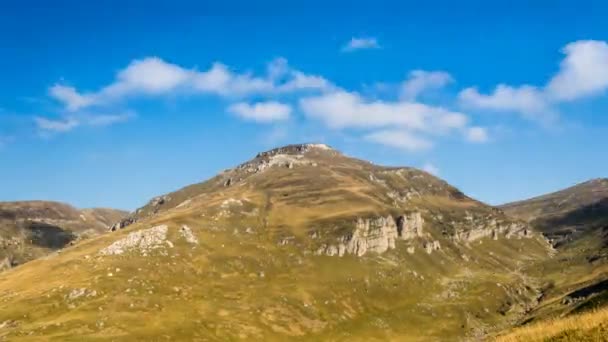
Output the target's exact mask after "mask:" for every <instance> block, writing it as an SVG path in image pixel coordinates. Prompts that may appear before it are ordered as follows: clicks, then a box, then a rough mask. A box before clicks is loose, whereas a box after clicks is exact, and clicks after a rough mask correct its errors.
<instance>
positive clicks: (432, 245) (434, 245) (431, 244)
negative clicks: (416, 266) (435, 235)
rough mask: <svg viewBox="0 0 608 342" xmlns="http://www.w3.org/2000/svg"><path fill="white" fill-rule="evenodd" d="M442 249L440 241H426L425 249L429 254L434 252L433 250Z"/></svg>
mask: <svg viewBox="0 0 608 342" xmlns="http://www.w3.org/2000/svg"><path fill="white" fill-rule="evenodd" d="M440 249H441V244H440V243H439V241H437V240H435V241H428V242H425V243H424V250H425V251H426V253H427V254H431V253H433V251H438V250H440Z"/></svg>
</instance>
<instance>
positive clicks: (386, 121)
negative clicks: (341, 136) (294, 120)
mask: <svg viewBox="0 0 608 342" xmlns="http://www.w3.org/2000/svg"><path fill="white" fill-rule="evenodd" d="M299 108H300V110H301V111H302V112H303V113H304V115H305V116H306V117H308V118H310V119H315V120H319V121H321V122H323V123H324V124H325V125H326V126H328V127H329V128H332V129H357V130H373V131H372V132H371V133H367V134H365V135H364V139H365V140H367V141H373V142H376V143H380V144H384V145H387V146H391V147H396V148H400V149H404V150H410V151H415V150H425V149H429V148H431V147H432V146H433V142H432V140H434V139H435V138H436V137H437V136H440V135H445V134H449V133H451V132H462V133H464V134H465V136H466V137H468V135H467V132H469V131H470V130H471V128H470V127H469V118H468V117H467V116H466V115H465V114H463V113H460V112H454V111H450V110H448V109H445V108H442V107H435V106H430V105H426V104H423V103H417V102H408V101H393V102H390V101H380V100H366V99H364V98H363V97H362V96H361V95H359V94H357V93H350V92H347V91H344V90H340V91H335V92H332V93H326V94H322V95H317V96H312V97H307V98H303V99H301V100H300V102H299ZM481 130H482V129H481V128H475V129H473V132H474V133H473V135H474V136H475V137H474V138H476V139H477V140H478V142H480V141H479V140H480V139H481V138H482V137H480V136H481V135H482V134H483V133H485V131H483V132H481Z"/></svg>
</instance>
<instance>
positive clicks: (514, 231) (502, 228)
mask: <svg viewBox="0 0 608 342" xmlns="http://www.w3.org/2000/svg"><path fill="white" fill-rule="evenodd" d="M455 228H456V231H455V233H454V235H453V237H452V239H453V240H454V241H458V242H472V241H475V240H478V239H481V238H485V237H491V238H492V239H494V240H497V239H498V238H499V237H505V238H507V239H509V238H511V237H516V238H522V237H530V236H531V231H530V229H529V226H528V225H527V224H526V223H522V222H510V221H502V220H499V219H496V218H492V217H474V216H472V215H469V216H467V217H466V222H465V223H458V224H455Z"/></svg>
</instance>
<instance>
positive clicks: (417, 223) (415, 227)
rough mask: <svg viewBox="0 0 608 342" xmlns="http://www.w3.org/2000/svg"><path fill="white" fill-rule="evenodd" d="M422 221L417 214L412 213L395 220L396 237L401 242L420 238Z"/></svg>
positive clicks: (420, 216)
mask: <svg viewBox="0 0 608 342" xmlns="http://www.w3.org/2000/svg"><path fill="white" fill-rule="evenodd" d="M423 225H424V219H423V218H422V215H421V214H420V213H419V212H413V213H410V214H406V215H403V216H399V217H398V218H397V236H399V238H400V239H402V240H411V239H413V238H417V237H422V226H423Z"/></svg>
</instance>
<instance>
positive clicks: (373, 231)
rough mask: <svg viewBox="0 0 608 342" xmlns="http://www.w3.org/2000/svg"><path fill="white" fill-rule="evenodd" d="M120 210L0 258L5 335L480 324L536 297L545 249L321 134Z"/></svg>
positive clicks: (429, 335) (420, 334)
mask: <svg viewBox="0 0 608 342" xmlns="http://www.w3.org/2000/svg"><path fill="white" fill-rule="evenodd" d="M120 226H126V228H124V229H118V230H117V231H115V232H113V233H111V234H106V235H102V236H99V237H96V238H93V239H89V240H86V241H84V242H82V243H80V244H77V245H75V246H72V247H69V248H67V249H65V250H64V251H63V252H62V253H60V254H55V255H52V256H50V257H48V258H45V259H40V260H36V261H33V262H30V263H28V264H26V265H24V266H22V267H18V268H15V269H13V270H11V271H9V272H5V273H3V274H0V325H1V326H2V328H1V329H0V338H5V339H8V340H11V341H13V340H14V341H45V340H61V341H81V340H83V339H84V340H90V341H95V340H98V341H106V340H108V341H156V340H199V341H226V340H239V339H245V340H265V341H284V340H286V339H289V340H336V341H338V340H359V341H385V340H408V341H416V340H419V341H428V340H446V341H454V340H464V339H470V338H479V337H481V336H485V335H486V334H487V333H488V332H493V331H496V330H499V329H502V328H504V327H508V326H510V325H511V324H512V323H513V322H516V321H518V319H520V318H521V317H522V316H523V315H524V314H525V313H526V312H529V311H530V310H531V309H532V308H533V307H535V306H536V305H537V303H538V298H539V296H540V295H541V293H540V290H541V288H542V285H543V284H542V281H541V280H540V279H537V278H535V277H531V276H528V275H527V274H525V273H524V270H525V269H526V268H527V267H529V265H530V264H532V263H534V262H536V261H537V260H545V259H546V258H549V257H550V256H551V254H552V253H553V252H552V249H551V248H550V246H549V245H548V244H547V243H546V241H545V240H544V239H543V238H542V237H541V236H540V235H539V234H536V233H534V232H533V231H532V230H530V227H528V226H527V225H526V224H524V223H522V222H520V221H517V220H513V219H510V218H508V217H507V216H505V215H504V214H503V213H502V211H500V210H498V209H495V208H492V207H489V206H486V205H484V204H482V203H480V202H478V201H475V200H473V199H471V198H468V197H467V196H465V195H464V194H462V193H461V192H460V191H458V190H457V189H455V188H453V187H451V186H450V185H449V184H447V183H445V182H444V181H442V180H440V179H437V178H435V177H433V176H431V175H430V174H427V173H425V172H423V171H419V170H416V169H410V168H386V167H381V166H376V165H372V164H370V163H367V162H365V161H360V160H356V159H352V158H348V157H346V156H344V155H342V154H340V153H339V152H337V151H334V150H331V149H329V148H327V147H326V146H324V145H294V146H288V147H285V148H281V149H277V150H273V151H269V152H266V153H262V154H260V155H258V156H257V157H256V158H255V159H253V160H251V161H250V162H247V163H245V164H242V165H240V166H238V167H236V168H235V169H232V170H227V171H225V172H223V173H222V174H220V175H218V176H216V177H214V178H212V179H210V180H209V181H207V182H204V183H201V184H195V185H191V186H188V187H186V188H184V189H181V190H178V191H176V192H174V193H170V194H166V195H163V196H160V197H158V198H155V199H153V200H152V201H151V202H150V203H149V204H148V205H147V206H145V207H144V208H142V209H140V210H138V211H137V212H136V214H134V215H133V216H131V217H129V218H128V219H126V220H125V221H124V222H123V224H121V225H120ZM144 323H145V324H144Z"/></svg>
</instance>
